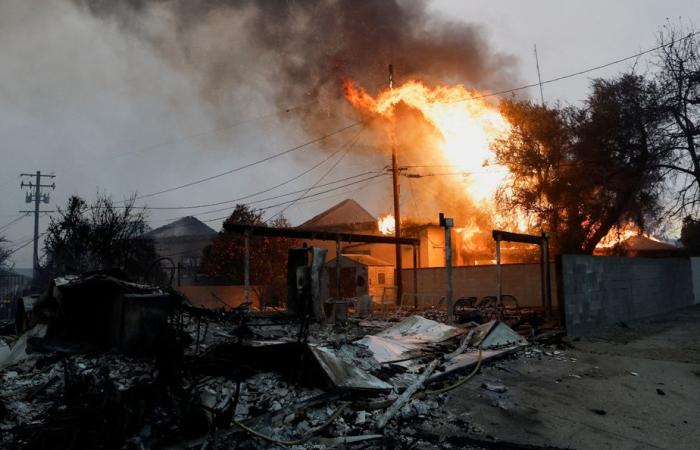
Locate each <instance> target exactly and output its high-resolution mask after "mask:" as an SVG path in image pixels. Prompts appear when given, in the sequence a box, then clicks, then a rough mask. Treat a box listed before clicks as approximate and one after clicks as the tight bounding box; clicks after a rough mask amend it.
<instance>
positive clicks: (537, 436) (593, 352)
mask: <svg viewBox="0 0 700 450" xmlns="http://www.w3.org/2000/svg"><path fill="white" fill-rule="evenodd" d="M698 318H700V308H697V307H696V308H694V309H691V310H685V312H684V314H682V315H681V314H674V315H671V316H668V317H666V318H665V320H662V319H656V324H655V325H654V326H652V325H650V324H644V323H641V324H637V323H633V324H630V325H629V327H630V328H629V330H633V332H634V335H635V336H636V337H630V336H626V337H624V338H620V337H610V336H608V337H607V338H606V340H605V341H593V340H586V341H579V342H575V343H574V345H575V346H577V348H576V349H574V350H567V351H564V352H557V353H554V352H551V353H548V354H538V353H535V352H531V353H530V354H531V355H532V356H533V357H529V358H526V357H519V358H518V359H516V360H508V361H503V362H500V363H497V364H495V365H492V366H491V367H484V368H483V369H482V370H481V371H480V373H479V374H478V375H477V376H476V377H475V378H474V379H473V380H470V382H468V383H466V384H464V385H463V386H461V387H459V388H457V389H456V390H454V391H452V392H451V393H450V394H449V398H448V400H447V403H446V407H447V408H448V410H449V412H450V413H451V414H453V415H455V416H458V417H461V418H463V420H464V421H465V422H468V423H469V424H470V427H469V428H470V430H471V431H470V434H469V436H473V437H477V438H479V439H486V440H500V441H506V442H517V443H521V444H524V445H531V446H536V447H537V446H552V447H557V448H572V449H578V450H588V449H591V450H593V449H595V450H600V449H616V450H617V449H669V450H671V449H674V450H675V449H698V448H700V433H698V432H697V430H698V429H700V406H699V405H700V349H699V348H698V347H697V345H696V346H694V347H690V348H688V347H685V348H683V347H681V346H680V345H682V343H683V342H688V341H691V340H692V339H693V337H694V339H695V342H700V327H698V326H697V324H698V323H700V322H699V320H698ZM644 329H646V330H647V332H646V333H645V332H643V331H642V330H644ZM672 347H676V348H678V351H676V352H668V351H665V350H666V349H668V348H672ZM528 351H529V350H528ZM625 353H630V354H631V355H632V356H630V355H627V356H626V355H625ZM535 355H541V356H535ZM687 361H691V362H687ZM485 382H488V383H501V384H503V385H504V386H506V388H507V391H506V392H503V393H495V392H491V391H488V390H484V389H481V388H480V386H481V384H482V383H485ZM445 432H446V433H452V434H454V432H455V431H454V430H452V431H449V430H445Z"/></svg>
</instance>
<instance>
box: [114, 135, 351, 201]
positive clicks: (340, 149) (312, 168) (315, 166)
mask: <svg viewBox="0 0 700 450" xmlns="http://www.w3.org/2000/svg"><path fill="white" fill-rule="evenodd" d="M346 145H347V144H346ZM344 148H345V145H343V146H341V147H340V148H339V149H337V150H336V151H334V152H333V153H331V154H330V155H328V157H327V158H325V159H323V160H321V161H320V162H318V163H316V164H314V165H313V166H312V167H311V168H309V169H306V170H304V171H303V172H301V173H300V174H298V175H295V176H293V177H292V178H289V179H287V180H285V181H283V182H282V183H279V184H276V185H274V186H272V187H269V188H266V189H263V190H262V191H257V192H254V193H252V194H247V195H244V196H243V197H238V198H233V199H230V200H223V201H220V202H216V203H201V204H197V205H186V206H148V205H142V206H135V208H143V209H147V210H168V209H198V208H208V207H211V206H220V205H225V204H227V203H233V202H237V201H240V200H245V199H248V198H251V197H257V196H258V195H260V194H265V193H267V192H270V191H273V190H275V189H277V188H279V187H282V186H284V185H286V184H289V183H291V182H292V181H295V180H298V179H299V178H301V177H303V176H304V175H306V174H307V173H309V172H311V171H312V170H314V169H316V168H317V167H319V166H320V165H322V164H324V163H325V162H326V161H328V160H329V159H331V158H332V157H333V156H335V155H337V154H338V153H339V152H340V151H342V150H343V149H344ZM118 208H126V207H125V206H124V207H122V206H119V207H118Z"/></svg>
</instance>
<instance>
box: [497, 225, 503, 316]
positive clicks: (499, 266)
mask: <svg viewBox="0 0 700 450" xmlns="http://www.w3.org/2000/svg"><path fill="white" fill-rule="evenodd" d="M496 277H497V280H498V281H497V282H498V305H499V306H500V305H501V296H502V295H503V285H502V274H501V239H500V238H498V239H496Z"/></svg>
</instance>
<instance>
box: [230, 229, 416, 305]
mask: <svg viewBox="0 0 700 450" xmlns="http://www.w3.org/2000/svg"><path fill="white" fill-rule="evenodd" d="M224 230H225V231H226V232H229V233H237V234H243V235H244V236H245V291H246V293H247V292H248V289H249V286H250V238H251V236H263V237H279V238H293V239H307V240H319V241H334V242H335V257H336V259H337V258H338V257H340V256H341V253H340V243H341V242H346V243H367V244H392V245H397V244H398V245H410V246H411V248H412V250H413V291H414V292H418V272H417V268H418V250H419V249H418V247H419V245H420V241H419V240H418V239H415V238H408V237H394V236H380V235H373V234H354V233H338V232H333V231H317V230H309V229H299V228H278V227H266V226H261V225H246V224H240V223H230V222H226V223H224ZM395 267H396V266H395ZM335 280H336V292H338V293H339V292H341V290H340V265H338V264H337V265H336V277H335ZM396 289H397V295H396V299H397V301H398V302H400V300H401V298H402V297H401V294H402V286H400V285H398V286H397V287H396ZM246 295H247V294H246ZM414 301H416V302H417V299H414Z"/></svg>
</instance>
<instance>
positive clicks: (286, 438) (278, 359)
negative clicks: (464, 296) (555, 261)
mask: <svg viewBox="0 0 700 450" xmlns="http://www.w3.org/2000/svg"><path fill="white" fill-rule="evenodd" d="M398 319H399V318H398V317H395V320H396V321H393V322H391V321H387V320H376V318H372V317H371V316H370V317H365V318H362V319H361V318H354V317H348V318H346V320H345V321H344V323H343V324H331V323H323V322H315V321H314V322H309V321H308V320H303V319H300V318H299V317H298V316H296V315H292V314H288V313H274V314H269V313H261V312H255V311H251V310H250V309H249V305H247V304H243V305H241V307H239V308H236V309H235V310H229V311H218V312H214V311H210V310H204V309H200V308H197V307H194V306H192V305H191V304H190V303H189V302H188V301H187V299H186V298H185V297H183V296H182V295H181V294H178V293H177V292H175V291H171V290H169V289H162V288H158V287H153V286H146V285H139V284H135V283H131V282H128V281H125V280H124V279H122V278H119V277H118V276H115V275H110V274H104V273H102V274H100V273H97V274H87V275H82V276H75V277H64V278H59V279H55V280H54V281H53V283H52V285H51V288H50V289H49V290H48V291H47V292H45V293H44V294H43V295H42V296H41V297H40V298H39V300H38V301H37V302H36V305H35V306H34V308H33V310H32V313H31V317H30V318H29V321H28V323H29V325H30V326H29V328H28V329H27V330H20V331H21V333H17V334H14V335H8V336H2V337H0V340H1V341H2V342H1V343H0V381H1V382H2V388H1V390H0V430H1V431H2V433H1V434H2V441H1V445H2V447H3V448H25V449H40V448H48V447H52V448H54V447H60V448H66V449H82V448H104V449H110V448H115V449H116V448H133V449H148V448H168V449H190V448H192V449H194V448H197V449H200V448H271V447H273V448H274V447H290V446H292V447H293V446H298V447H300V448H302V447H308V448H320V447H321V448H322V447H324V446H326V447H331V448H332V447H336V446H338V445H345V446H349V447H357V448H363V447H365V448H369V447H376V446H382V445H386V446H389V447H391V446H404V445H407V442H406V439H409V437H410V439H411V440H412V442H418V441H420V439H421V437H420V436H422V435H423V434H424V435H425V436H431V434H430V433H429V432H426V431H425V430H424V429H423V430H422V428H421V427H423V428H424V427H425V426H429V423H430V422H431V421H439V422H441V423H444V422H449V421H450V420H453V419H454V418H450V417H448V416H447V413H446V412H444V411H443V408H441V404H442V403H443V402H444V401H445V396H446V394H447V393H448V392H449V391H450V390H452V389H454V388H456V387H457V386H459V385H461V384H463V383H465V382H467V381H468V380H469V378H470V377H471V376H472V375H473V374H475V373H476V372H477V371H478V369H479V367H480V366H481V365H484V364H489V362H490V361H492V360H495V359H498V358H503V357H509V355H512V354H514V353H516V352H519V351H521V350H522V349H524V348H525V347H526V346H528V341H527V340H525V339H524V338H523V337H521V336H520V335H519V334H517V333H515V332H514V331H513V330H512V329H511V328H510V327H508V326H507V325H506V324H505V323H503V322H499V321H490V322H487V323H485V324H482V325H477V324H475V323H467V324H460V325H459V326H452V325H447V324H445V323H441V322H438V321H434V320H431V319H428V318H425V317H422V316H420V315H409V316H406V317H404V318H402V319H401V320H398ZM417 419H420V420H417ZM428 419H430V420H428ZM460 420H461V419H460ZM421 430H422V431H421ZM426 439H427V438H426ZM417 440H418V441H417ZM425 445H426V446H428V441H426V443H425Z"/></svg>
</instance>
